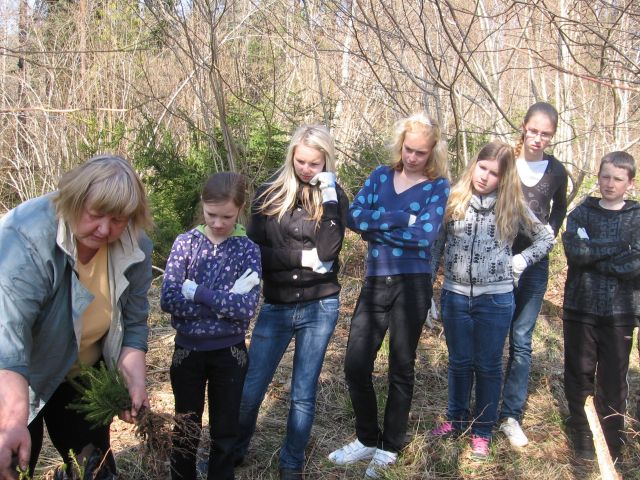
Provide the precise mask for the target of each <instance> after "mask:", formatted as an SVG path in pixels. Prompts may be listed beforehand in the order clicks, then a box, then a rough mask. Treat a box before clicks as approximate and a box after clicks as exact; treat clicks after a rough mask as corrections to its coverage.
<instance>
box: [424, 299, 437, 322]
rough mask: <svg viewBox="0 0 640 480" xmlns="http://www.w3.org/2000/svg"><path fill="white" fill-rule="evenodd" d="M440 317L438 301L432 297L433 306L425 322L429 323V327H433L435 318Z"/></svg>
mask: <svg viewBox="0 0 640 480" xmlns="http://www.w3.org/2000/svg"><path fill="white" fill-rule="evenodd" d="M438 318H439V315H438V307H436V302H435V300H434V299H433V298H432V299H431V308H430V309H429V311H428V312H427V318H426V319H425V321H424V323H425V324H426V325H427V327H429V328H433V321H434V320H438Z"/></svg>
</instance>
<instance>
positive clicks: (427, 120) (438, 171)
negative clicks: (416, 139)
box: [389, 112, 449, 180]
mask: <svg viewBox="0 0 640 480" xmlns="http://www.w3.org/2000/svg"><path fill="white" fill-rule="evenodd" d="M407 133H423V134H424V136H425V137H426V138H428V139H432V140H433V142H434V146H433V148H432V149H431V154H430V155H429V160H428V161H427V164H426V165H425V168H424V175H425V176H426V177H427V178H428V179H429V180H434V179H436V178H438V177H444V178H449V168H448V163H447V142H445V141H444V140H442V133H441V131H440V125H438V122H436V120H435V119H434V118H433V117H430V116H429V115H427V114H426V113H425V112H419V113H414V114H413V115H411V116H410V117H406V118H402V119H400V120H398V121H397V122H396V124H395V128H394V136H393V141H392V143H391V144H390V145H389V149H390V150H391V166H392V168H393V169H394V170H396V171H398V172H401V171H402V169H403V164H402V146H403V144H404V137H405V136H406V134H407Z"/></svg>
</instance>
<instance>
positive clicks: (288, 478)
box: [280, 468, 304, 480]
mask: <svg viewBox="0 0 640 480" xmlns="http://www.w3.org/2000/svg"><path fill="white" fill-rule="evenodd" d="M303 478H304V473H302V470H294V469H292V468H281V469H280V480H302V479H303Z"/></svg>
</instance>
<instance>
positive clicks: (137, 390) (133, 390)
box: [118, 385, 150, 423]
mask: <svg viewBox="0 0 640 480" xmlns="http://www.w3.org/2000/svg"><path fill="white" fill-rule="evenodd" d="M127 389H128V390H129V397H131V408H130V409H129V410H123V411H122V412H120V414H119V415H118V416H119V417H120V420H122V421H123V422H127V423H136V422H137V421H138V414H139V413H140V411H141V410H143V409H145V408H149V407H150V405H149V395H147V389H146V387H145V386H144V385H128V386H127Z"/></svg>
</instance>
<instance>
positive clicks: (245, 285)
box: [229, 268, 260, 295]
mask: <svg viewBox="0 0 640 480" xmlns="http://www.w3.org/2000/svg"><path fill="white" fill-rule="evenodd" d="M259 283H260V277H258V272H254V271H253V270H251V269H250V268H247V269H246V270H245V271H244V273H243V274H242V275H240V277H239V278H238V279H237V280H236V282H235V283H234V284H233V287H231V290H229V293H237V294H239V295H244V294H245V293H249V292H250V291H251V290H252V289H253V287H255V286H256V285H258V284H259Z"/></svg>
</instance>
